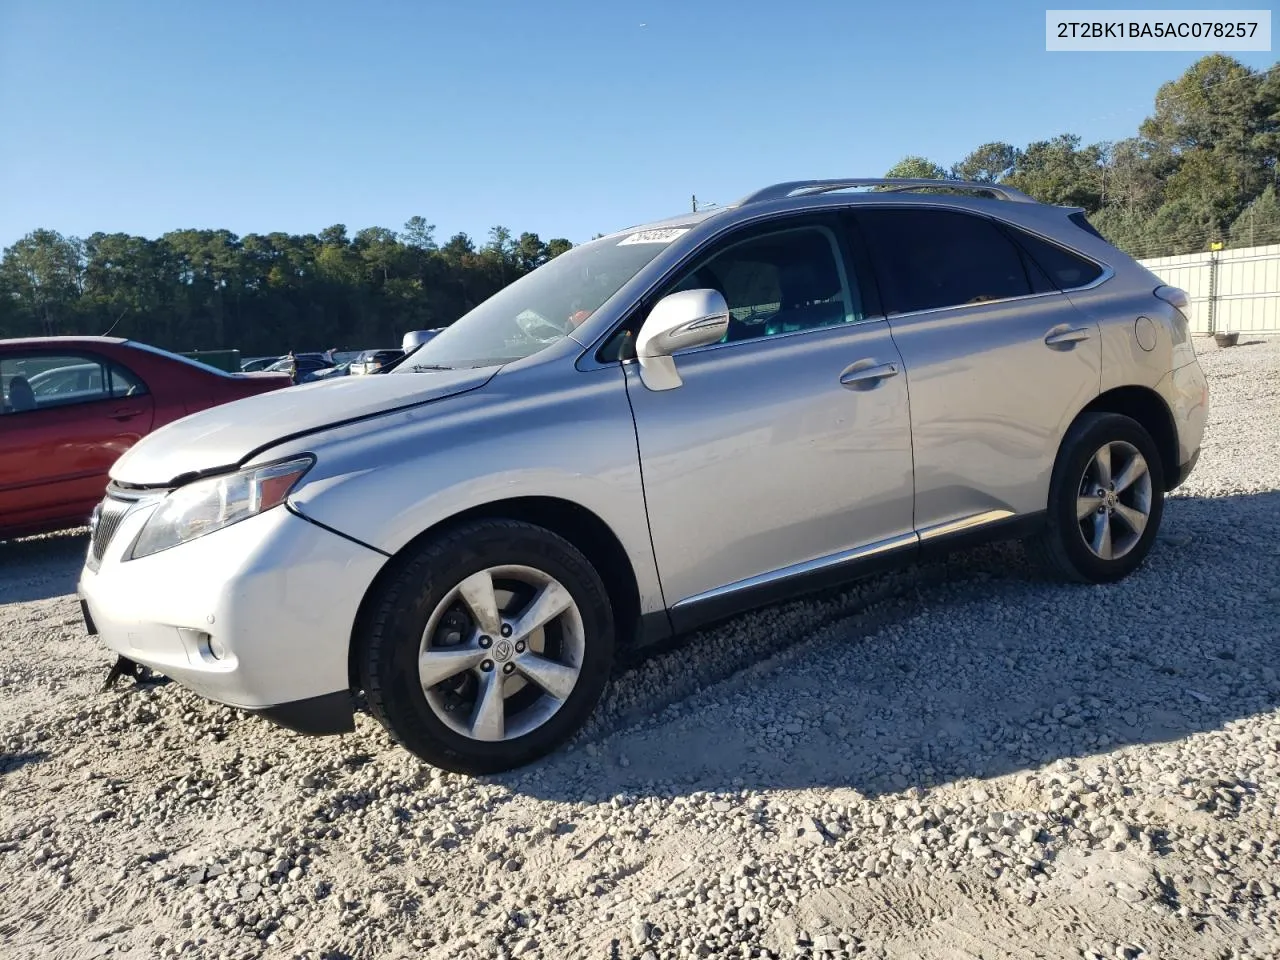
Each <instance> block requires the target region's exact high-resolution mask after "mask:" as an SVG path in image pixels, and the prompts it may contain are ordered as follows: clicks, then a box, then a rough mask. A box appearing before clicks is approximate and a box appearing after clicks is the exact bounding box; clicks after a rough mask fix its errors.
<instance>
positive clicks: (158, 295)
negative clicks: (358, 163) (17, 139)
mask: <svg viewBox="0 0 1280 960" xmlns="http://www.w3.org/2000/svg"><path fill="white" fill-rule="evenodd" d="M571 247H572V244H570V243H569V241H568V240H564V239H562V238H556V239H553V240H550V241H548V242H546V243H544V242H543V241H542V240H541V239H540V238H539V237H538V235H537V234H536V233H528V232H526V233H522V234H520V236H519V238H518V239H515V238H513V236H512V234H511V231H509V230H507V229H506V228H505V227H495V228H494V229H493V230H492V231H490V235H489V242H488V244H486V245H485V247H484V248H483V249H480V250H477V249H476V246H475V244H474V242H472V240H471V238H470V237H468V236H467V235H466V234H464V233H459V234H457V235H455V236H454V237H452V238H451V239H450V240H449V241H448V242H447V243H446V244H444V246H443V247H441V246H439V245H437V243H436V240H435V226H434V225H432V224H430V223H428V222H427V221H426V220H425V219H424V218H422V217H412V218H411V219H410V220H409V221H408V222H407V223H406V224H405V226H404V232H403V233H400V234H397V233H396V232H395V231H392V230H388V229H386V228H384V227H367V228H365V229H363V230H358V231H356V233H355V235H354V236H351V235H349V234H348V232H347V227H346V226H345V225H344V224H335V225H333V226H331V227H326V228H325V229H324V230H321V231H320V232H319V233H318V234H306V235H302V236H297V235H293V234H287V233H269V234H248V235H247V236H244V237H237V236H235V235H234V234H232V233H229V232H228V231H226V230H175V231H173V232H171V233H167V234H165V235H164V236H163V237H160V238H159V239H157V240H150V239H148V238H146V237H135V236H130V235H128V234H123V233H112V234H108V233H95V234H93V235H92V236H90V237H89V238H88V239H86V240H83V241H81V240H78V239H76V238H74V237H63V236H61V235H60V234H57V233H54V232H53V231H50V230H35V231H33V232H31V233H29V234H28V235H27V236H25V237H23V238H22V239H21V240H19V241H18V242H17V243H15V244H14V245H13V246H11V247H9V248H8V249H6V250H5V251H4V256H3V259H0V337H17V336H39V335H53V334H71V333H89V334H100V333H105V332H107V331H109V330H110V331H111V332H113V333H115V334H116V335H119V336H125V337H132V338H136V339H138V340H143V341H146V342H148V343H154V344H156V345H158V346H162V347H167V348H169V349H173V350H197V349H201V350H210V349H217V348H222V347H236V348H238V349H240V350H241V352H242V353H245V354H249V355H252V354H256V353H262V354H272V353H283V352H284V351H286V350H289V349H298V350H305V349H317V350H320V349H325V348H327V347H333V346H336V347H338V348H340V349H344V348H349V349H358V348H365V347H379V346H394V345H396V344H398V343H399V342H400V338H401V337H402V336H403V335H404V333H405V332H406V331H408V330H418V329H424V328H429V327H437V326H445V325H447V324H449V323H452V322H453V321H454V320H456V319H457V318H458V317H460V316H461V315H462V314H464V313H466V312H467V311H468V310H470V309H471V308H472V307H474V306H476V304H478V303H480V302H481V301H482V300H485V299H487V298H488V297H489V296H491V295H493V294H494V293H496V292H497V291H498V290H499V289H501V287H502V286H503V285H505V284H507V283H510V282H511V281H513V280H515V279H516V278H518V277H520V276H522V275H523V274H525V273H527V272H529V271H530V270H533V269H535V268H536V267H538V266H541V265H542V264H544V263H546V262H547V261H548V260H550V259H552V258H553V257H556V256H559V255H560V254H561V253H564V252H565V251H566V250H569V249H570V248H571Z"/></svg>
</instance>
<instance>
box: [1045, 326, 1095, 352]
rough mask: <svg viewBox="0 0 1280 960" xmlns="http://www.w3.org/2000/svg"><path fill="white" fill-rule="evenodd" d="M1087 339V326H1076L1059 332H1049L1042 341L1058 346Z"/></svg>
mask: <svg viewBox="0 0 1280 960" xmlns="http://www.w3.org/2000/svg"><path fill="white" fill-rule="evenodd" d="M1088 339H1089V328H1088V327H1076V328H1074V329H1072V330H1063V331H1061V332H1059V333H1050V334H1049V335H1048V336H1046V337H1045V338H1044V342H1045V343H1046V344H1048V345H1049V346H1051V347H1058V346H1062V345H1064V344H1070V343H1079V342H1080V341H1081V340H1088Z"/></svg>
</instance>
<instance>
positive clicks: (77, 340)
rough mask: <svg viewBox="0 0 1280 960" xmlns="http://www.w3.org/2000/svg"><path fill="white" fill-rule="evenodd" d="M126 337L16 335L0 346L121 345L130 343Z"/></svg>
mask: <svg viewBox="0 0 1280 960" xmlns="http://www.w3.org/2000/svg"><path fill="white" fill-rule="evenodd" d="M128 342H129V341H128V339H127V338H125V337H93V336H83V335H82V336H73V337H14V338H12V339H9V340H0V347H45V346H67V347H73V346H89V345H92V344H97V345H101V344H104V343H110V344H115V345H117V346H118V345H119V344H122V343H128Z"/></svg>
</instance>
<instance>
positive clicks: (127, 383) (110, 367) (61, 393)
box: [0, 337, 291, 540]
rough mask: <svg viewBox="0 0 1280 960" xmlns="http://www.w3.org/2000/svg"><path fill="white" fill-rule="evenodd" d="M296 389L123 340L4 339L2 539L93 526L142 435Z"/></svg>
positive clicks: (0, 378)
mask: <svg viewBox="0 0 1280 960" xmlns="http://www.w3.org/2000/svg"><path fill="white" fill-rule="evenodd" d="M290 383H291V380H290V379H289V376H288V374H277V373H238V374H232V373H224V372H223V371H221V370H218V369H216V368H214V367H210V366H207V365H205V364H203V363H197V362H196V361H194V360H188V359H186V358H185V357H179V356H177V355H175V354H172V353H168V352H167V351H164V350H159V349H157V348H155V347H150V346H147V345H146V344H145V343H136V342H134V341H132V340H121V339H118V338H115V337H41V338H31V339H25V340H0V399H2V400H3V406H2V407H0V540H2V539H6V538H8V537H16V536H22V535H26V534H32V533H44V532H47V531H50V530H60V529H65V528H67V527H76V526H80V525H81V524H83V523H86V522H87V521H88V518H89V514H90V513H92V512H93V508H94V505H95V504H97V502H98V501H99V500H101V499H102V496H103V493H104V491H105V489H106V485H107V471H108V470H109V469H110V468H111V465H112V464H113V463H114V462H115V460H116V458H117V457H119V456H120V455H121V454H122V453H124V452H125V451H126V450H128V449H129V448H130V447H131V446H133V444H135V443H137V442H138V440H140V439H141V438H142V437H143V436H145V435H146V434H148V433H150V432H151V431H152V430H155V429H157V428H158V427H162V426H164V425H165V424H166V423H169V422H170V421H172V420H177V419H178V418H180V417H185V416H186V415H187V414H189V413H195V412H196V411H197V410H203V409H205V408H206V407H213V406H217V405H218V404H221V403H226V402H228V401H230V400H237V399H239V398H241V397H247V396H250V395H251V394H255V393H265V392H266V391H268V390H277V389H279V388H281V387H287V386H289V385H290Z"/></svg>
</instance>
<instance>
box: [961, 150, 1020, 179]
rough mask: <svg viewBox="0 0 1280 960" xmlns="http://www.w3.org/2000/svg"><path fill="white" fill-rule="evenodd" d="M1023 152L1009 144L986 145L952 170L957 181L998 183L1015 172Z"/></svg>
mask: <svg viewBox="0 0 1280 960" xmlns="http://www.w3.org/2000/svg"><path fill="white" fill-rule="evenodd" d="M1020 156H1021V151H1020V150H1019V149H1018V148H1017V147H1015V146H1012V145H1011V144H1008V143H984V144H983V145H982V146H980V147H978V149H976V150H974V151H973V152H972V153H971V154H969V155H968V156H967V157H965V158H964V159H963V160H961V161H960V162H959V163H957V164H956V165H955V166H954V167H952V168H951V175H952V176H953V177H955V179H957V180H973V181H976V182H978V183H997V182H998V181H1000V180H1003V179H1004V178H1005V177H1007V176H1008V175H1009V174H1010V173H1012V172H1013V168H1014V166H1015V165H1016V164H1017V162H1018V158H1019V157H1020Z"/></svg>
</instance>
